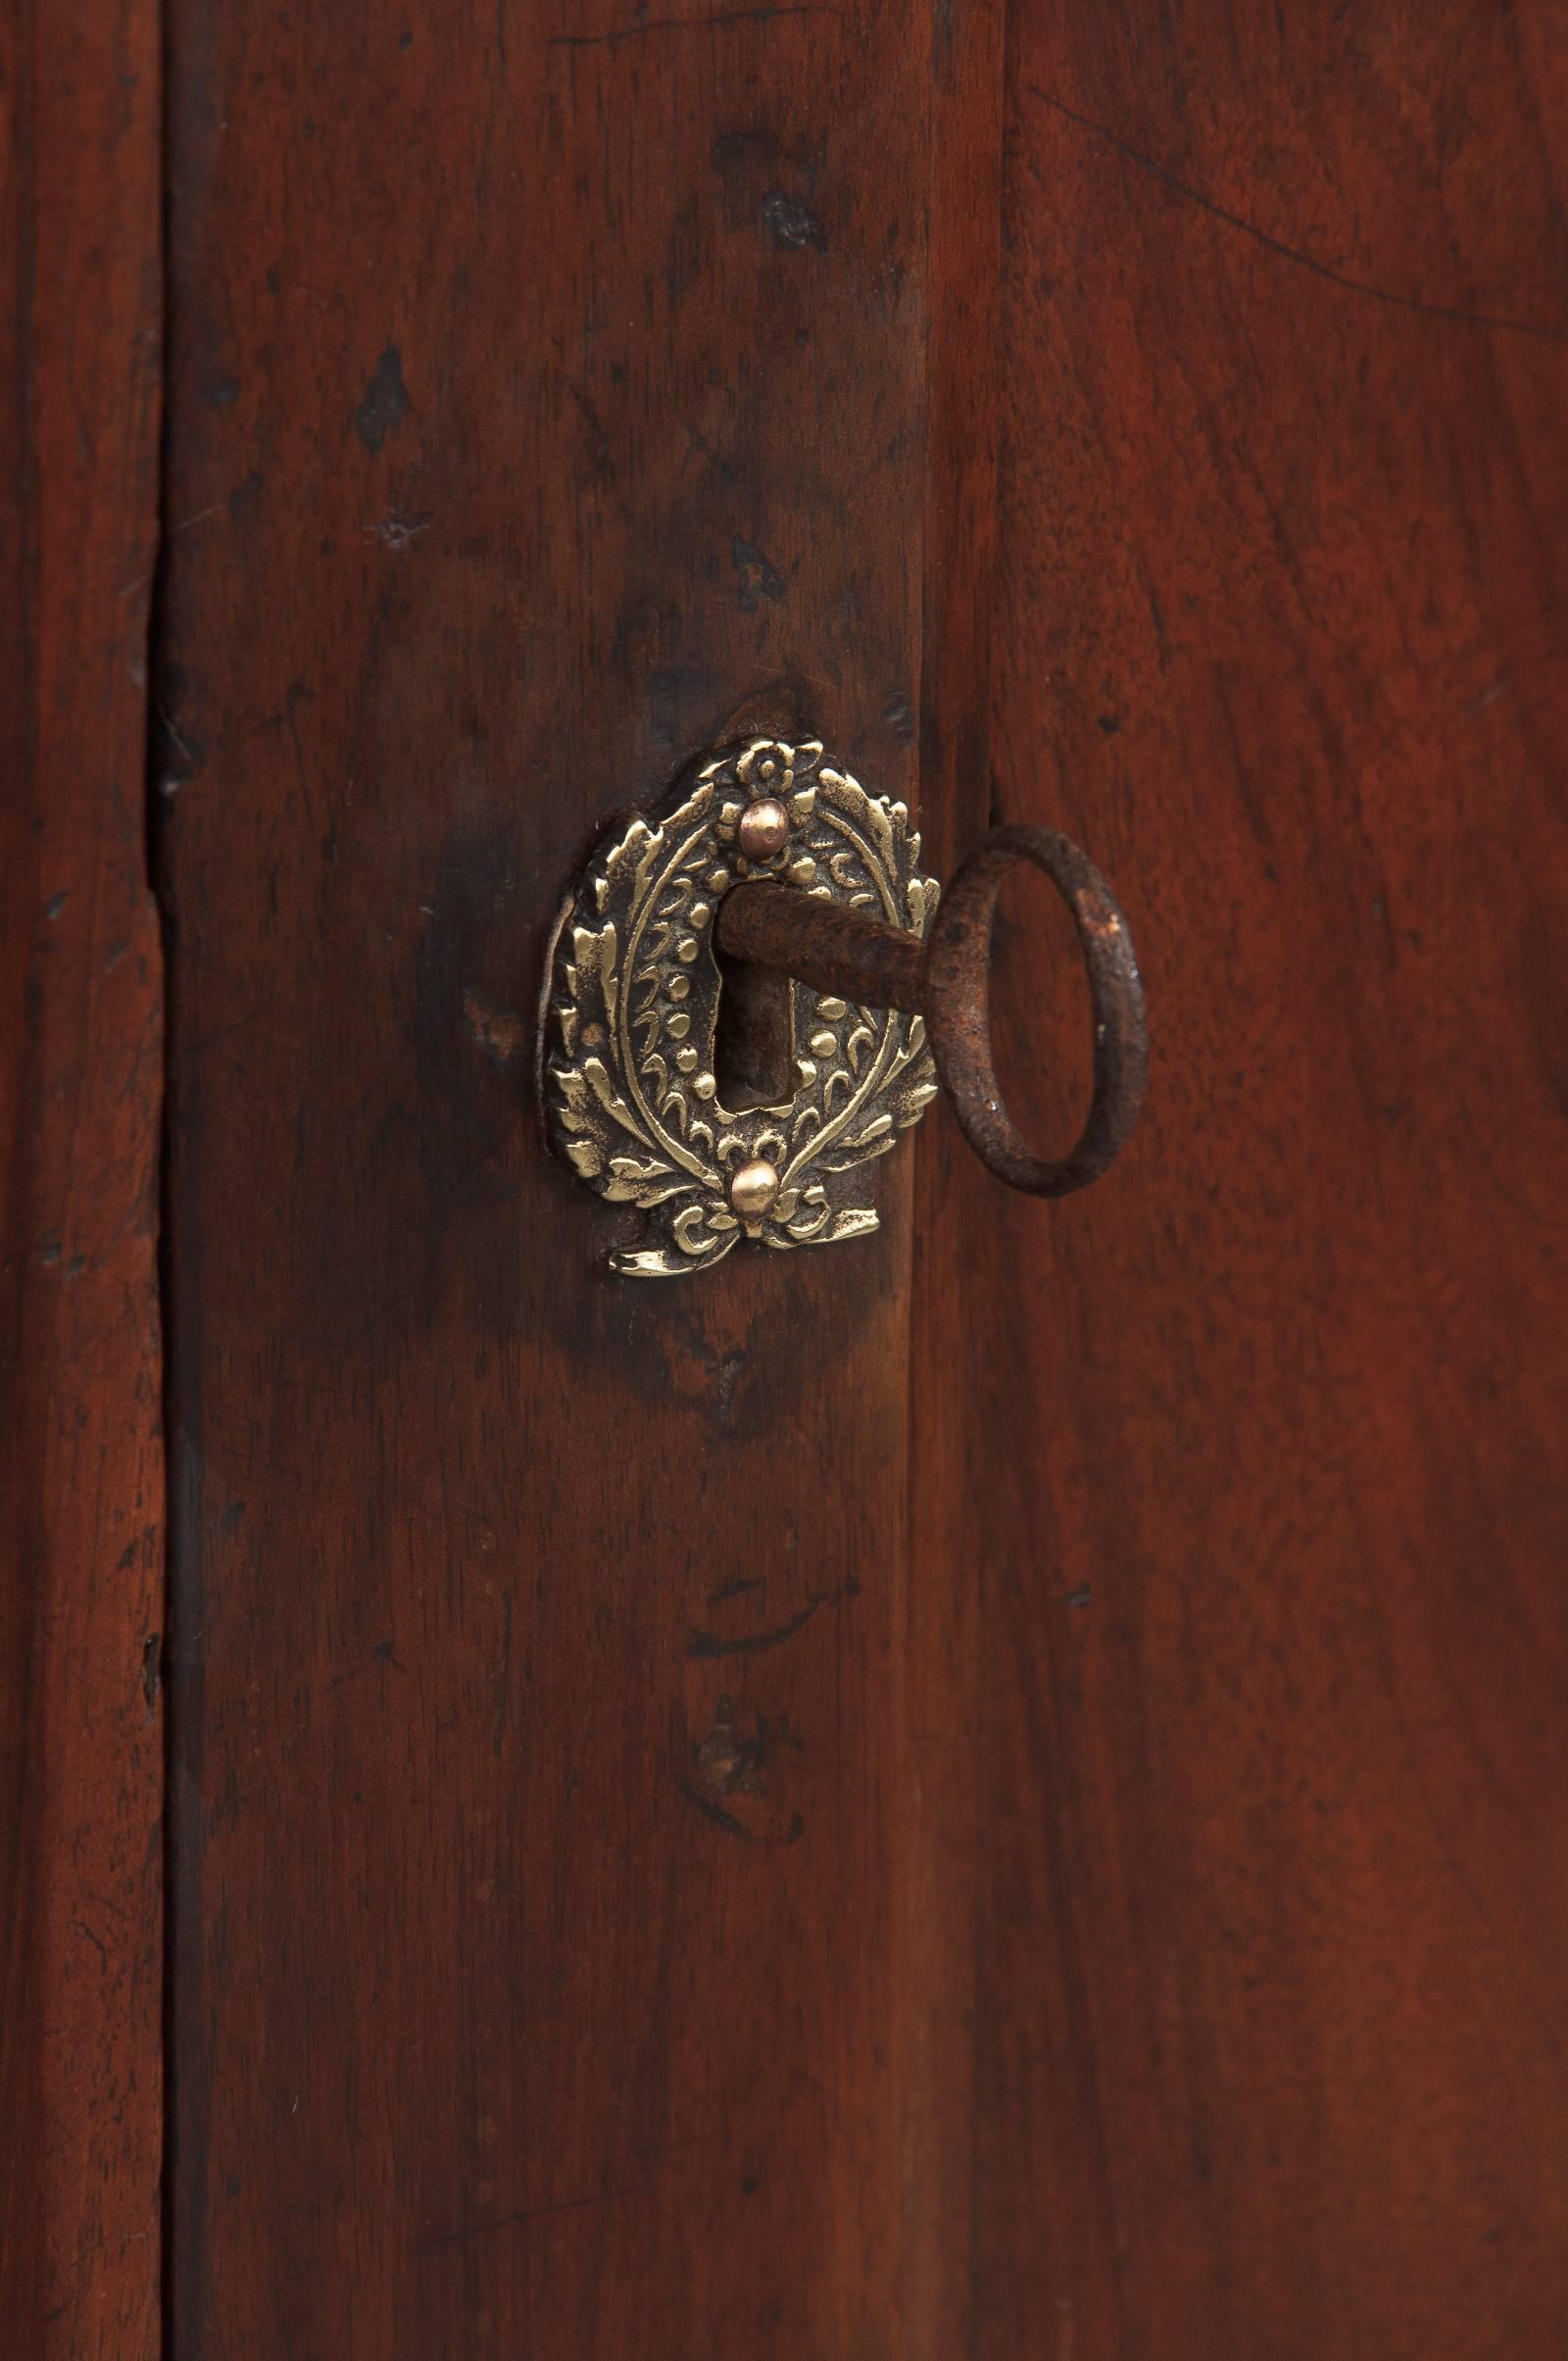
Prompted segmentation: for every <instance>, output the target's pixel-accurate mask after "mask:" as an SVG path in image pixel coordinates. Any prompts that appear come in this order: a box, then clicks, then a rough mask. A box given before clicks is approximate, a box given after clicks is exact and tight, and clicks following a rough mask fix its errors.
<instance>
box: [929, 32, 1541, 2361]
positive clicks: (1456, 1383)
mask: <svg viewBox="0 0 1568 2361" xmlns="http://www.w3.org/2000/svg"><path fill="white" fill-rule="evenodd" d="M1561 32H1562V19H1561V12H1560V11H1557V10H1554V9H1552V8H1550V7H1529V8H1520V9H1517V10H1498V9H1492V8H1488V7H1485V6H1481V5H1473V6H1471V5H1460V4H1458V0H1444V4H1443V5H1439V6H1434V7H1430V8H1424V9H1421V10H1419V11H1416V10H1413V9H1394V10H1387V11H1381V12H1373V13H1372V15H1370V16H1364V17H1360V18H1354V19H1347V18H1346V17H1345V15H1344V12H1341V11H1331V10H1328V9H1318V10H1307V11H1299V10H1298V11H1293V12H1274V11H1269V10H1263V9H1258V10H1250V11H1248V10H1215V9H1210V8H1206V7H1199V6H1196V5H1176V6H1173V7H1169V8H1162V9H1160V10H1159V11H1157V12H1156V11H1154V10H1147V11H1134V12H1115V11H1091V10H1087V9H1083V8H1079V7H1074V6H1068V5H1065V0H1051V4H1047V5H1042V6H1040V7H1039V8H1035V9H1029V10H1019V11H1015V12H1014V16H1013V36H1012V43H1011V47H1010V50H1009V59H1008V75H1007V93H1008V150H1007V167H1006V183H1005V187H1006V201H1005V254H1006V261H1005V286H1004V310H1003V319H1004V342H1003V355H1002V366H1001V369H1000V385H1001V388H1002V455H1003V457H1002V494H1001V510H1002V515H1003V517H1004V519H1005V536H1004V543H1003V560H1002V569H1001V576H1000V581H999V585H998V623H997V635H996V648H997V661H996V669H995V684H996V690H995V705H994V717H993V738H992V754H993V762H994V767H995V773H996V780H997V801H998V807H999V812H1000V814H1001V815H1002V816H1004V817H1005V818H1007V819H1009V820H1038V821H1049V822H1051V823H1052V824H1054V825H1057V826H1062V827H1065V828H1067V829H1069V830H1070V831H1071V832H1072V833H1074V834H1075V835H1077V836H1079V837H1080V838H1081V840H1082V841H1083V843H1084V844H1085V845H1086V846H1087V847H1089V848H1090V849H1091V850H1092V851H1093V853H1094V854H1095V856H1096V858H1097V859H1099V860H1100V861H1103V863H1104V865H1105V868H1106V870H1107V872H1108V874H1109V875H1110V876H1111V878H1112V879H1113V880H1114V881H1115V882H1116V885H1117V887H1118V890H1119V891H1120V893H1121V894H1122V895H1123V896H1124V897H1125V902H1126V907H1127V909H1128V910H1129V912H1130V913H1131V915H1132V918H1133V923H1134V928H1135V932H1136V934H1137V938H1138V942H1139V948H1140V951H1141V953H1142V955H1143V958H1144V962H1145V966H1146V970H1147V973H1148V976H1149V981H1150V997H1151V1014H1152V1031H1153V1068H1152V1071H1153V1083H1152V1089H1151V1093H1150V1104H1149V1109H1148V1113H1147V1115H1146V1118H1145V1123H1144V1126H1143V1129H1142V1133H1141V1135H1140V1136H1139V1137H1138V1138H1137V1139H1136V1140H1135V1142H1134V1144H1133V1146H1132V1148H1131V1149H1130V1150H1129V1151H1128V1153H1127V1156H1126V1157H1125V1160H1124V1163H1123V1164H1122V1166H1121V1167H1120V1168H1119V1169H1118V1170H1117V1172H1116V1173H1115V1174H1113V1175H1112V1176H1111V1178H1110V1179H1108V1180H1107V1181H1106V1182H1105V1183H1104V1184H1103V1185H1102V1186H1101V1187H1099V1188H1097V1189H1095V1190H1094V1191H1093V1192H1091V1193H1090V1194H1089V1195H1088V1196H1086V1197H1085V1198H1083V1199H1081V1200H1075V1201H1074V1202H1073V1203H1071V1204H1070V1205H1063V1206H1061V1207H1060V1208H1057V1209H1054V1210H1053V1209H1048V1208H1037V1207H1034V1206H1030V1205H1019V1204H1011V1203H1009V1204H1003V1203H1001V1202H999V1201H998V1200H996V1199H995V1198H993V1199H990V1200H988V1201H987V1203H986V1205H985V1206H984V1208H983V1209H982V1207H981V1205H980V1203H979V1200H978V1198H976V1199H975V1200H974V1202H973V1207H972V1227H971V1229H970V1232H969V1241H970V1243H969V1247H968V1250H967V1252H968V1257H969V1259H968V1262H967V1267H966V1271H965V1302H964V1307H963V1308H964V1317H963V1318H962V1319H961V1320H959V1321H956V1322H952V1323H941V1322H939V1324H938V1327H937V1330H936V1332H935V1333H932V1332H931V1331H929V1330H928V1331H927V1332H926V1334H925V1336H924V1338H923V1340H922V1339H921V1338H918V1337H917V1340H916V1344H915V1348H914V1366H915V1371H916V1377H917V1380H918V1379H919V1378H920V1377H921V1376H922V1375H923V1377H924V1379H925V1381H926V1384H927V1387H928V1389H931V1390H933V1391H934V1392H936V1393H938V1394H939V1395H940V1400H941V1403H942V1404H943V1405H944V1409H938V1408H936V1407H933V1408H932V1409H931V1411H930V1412H929V1415H930V1416H931V1417H932V1418H933V1419H939V1418H940V1417H941V1416H942V1415H943V1414H946V1415H949V1416H951V1417H953V1418H956V1419H959V1420H961V1422H962V1429H961V1431H962V1438H963V1440H962V1442H961V1443H959V1444H956V1445H955V1446H953V1447H952V1448H953V1449H954V1450H955V1451H956V1452H957V1453H958V1454H959V1456H960V1457H961V1459H962V1462H963V1464H964V1466H965V1468H966V1471H967V1481H968V1491H967V1496H966V1497H967V1499H968V1500H969V1502H970V1504H971V1509H972V1518H973V1522H972V1528H971V1530H972V1556H973V1561H974V1563H975V1565H976V1567H977V1569H978V1576H979V1580H980V1583H981V1586H982V1589H983V1594H984V1601H985V1603H984V1653H983V1663H984V1670H985V1679H984V1693H983V1697H984V1701H983V1711H982V1713H981V1715H980V1718H979V1722H978V1727H977V1739H976V1743H977V1746H978V1747H979V1750H980V1754H981V1758H982V1767H981V1771H980V1774H979V1781H980V1817H981V1821H982V1824H983V1826H984V1829H985V1851H984V1864H983V1878H982V1907H981V1915H980V1921H979V1937H978V1946H977V1956H978V1961H979V1971H978V1975H979V2001H980V2008H979V2025H980V2037H979V2055H978V2064H977V2086H976V2087H977V2119H978V2125H979V2138H980V2148H981V2152H980V2159H979V2163H978V2167H977V2180H976V2198H975V2219H976V2223H977V2249H976V2277H975V2299H974V2307H973V2314H972V2319H971V2324H970V2336H969V2340H968V2345H967V2349H969V2350H971V2351H972V2352H973V2353H975V2354H976V2355H983V2356H986V2357H987V2361H1017V2357H1018V2356H1019V2355H1021V2354H1024V2353H1029V2354H1036V2353H1039V2354H1049V2355H1051V2356H1052V2357H1053V2361H1067V2357H1068V2356H1071V2361H1127V2357H1128V2356H1133V2355H1136V2356H1138V2361H1211V2357H1212V2356H1214V2355H1219V2354H1224V2355H1232V2354H1234V2355H1246V2356H1248V2361H1264V2357H1265V2356H1266V2357H1268V2361H1320V2357H1321V2356H1323V2355H1325V2354H1330V2353H1332V2354H1333V2355H1335V2356H1336V2361H1418V2357H1419V2361H1492V2357H1494V2356H1495V2357H1497V2361H1501V2357H1502V2356H1505V2355H1506V2356H1508V2357H1509V2361H1519V2357H1521V2356H1529V2357H1530V2361H1549V2357H1550V2356H1553V2355H1555V2354H1558V2353H1560V2352H1561V2351H1562V2350H1563V2348H1564V2344H1565V2341H1568V2218H1565V2215H1568V2174H1565V2170H1564V2165H1565V2138H1568V2135H1565V2126H1568V2077H1565V2073H1564V2064H1563V2059H1564V2034H1565V2031H1568V2026H1565V1986H1564V1980H1563V1976H1562V1973H1561V1962H1562V1958H1563V1955H1564V1946H1565V1941H1568V1857H1565V1835H1568V1827H1565V1821H1564V1815H1563V1811H1562V1795H1563V1793H1564V1782H1565V1773H1568V1761H1565V1746H1564V1717H1563V1710H1562V1698H1563V1677H1564V1642H1565V1638H1568V1615H1565V1605H1564V1590H1563V1580H1562V1577H1563V1568H1564V1563H1565V1544H1568V1514H1565V1500H1564V1460H1563V1450H1562V1439H1563V1435H1564V1431H1565V1423H1568V1358H1565V1355H1564V1352H1563V1336H1564V1333H1565V1327H1568V1317H1565V1315H1568V1301H1565V1288H1564V1267H1563V1252H1564V1226H1563V1225H1564V1206H1565V1205H1568V1190H1565V1186H1564V1181H1565V1159H1564V1152H1563V1117H1564V1112H1565V1097H1564V1074H1565V1071H1568V1067H1565V1053H1568V1001H1565V997H1564V989H1563V962H1562V945H1563V942H1564V940H1565V939H1568V876H1565V863H1564V836H1563V828H1562V818H1563V812H1562V767H1561V749H1562V746H1563V744H1564V740H1565V735H1568V665H1565V662H1564V640H1563V609H1562V596H1561V579H1560V568H1561V552H1562V549H1563V546H1564V526H1565V524H1568V451H1565V446H1564V439H1563V434H1562V419H1563V417H1564V415H1565V412H1568V351H1565V341H1568V309H1565V302H1564V290H1565V286H1568V271H1565V264H1568V249H1565V240H1564V231H1563V226H1562V219H1563V217H1562V211H1561V185H1560V159H1561V156H1562V154H1563V152H1564V150H1563V136H1564V131H1565V129H1568V123H1565V116H1568V87H1565V76H1564V72H1563V60H1564V49H1563V44H1562V40H1561ZM1037 908H1038V909H1040V910H1044V909H1045V898H1044V896H1043V895H1042V897H1041V899H1040V902H1039V903H1038V904H1036V903H1033V902H1031V903H1030V904H1029V905H1028V906H1027V907H1026V906H1025V905H1023V904H1022V903H1020V904H1019V905H1018V906H1017V907H1016V909H1014V910H1013V911H1012V912H1011V916H1012V918H1013V921H1014V923H1013V926H1012V928H1011V929H1010V931H1009V932H1008V933H1007V934H1006V936H1005V941H1004V947H1003V951H1002V954H1001V957H1000V959H999V990H1000V991H1001V992H1002V994H1003V996H1004V998H1005V1000H1007V998H1008V996H1009V995H1010V1000H1008V1006H1009V1007H1010V1008H1011V1010H1012V1021H1013V1023H1014V1024H1016V1025H1017V1026H1019V1027H1021V1028H1022V1027H1027V1025H1028V1023H1029V1018H1028V1015H1027V996H1028V992H1029V989H1030V978H1029V975H1028V965H1027V963H1028V960H1029V959H1031V958H1032V957H1033V952H1032V948H1031V945H1032V943H1033V942H1034V941H1036V940H1038V937H1035V936H1033V934H1032V932H1026V931H1025V927H1026V922H1027V926H1028V928H1029V929H1030V930H1032V929H1033V925H1034V917H1035V911H1036V910H1037ZM1056 940H1057V941H1058V942H1059V940H1060V938H1059V936H1058V937H1057V938H1056ZM1056 973H1057V974H1059V977H1060V979H1061V990H1060V994H1059V1000H1058V1006H1059V1009H1060V1011H1061V1013H1060V1016H1059V1031H1056V1030H1054V1031H1053V1032H1052V1033H1051V1036H1050V1042H1051V1047H1052V1049H1053V1051H1054V1052H1057V1051H1059V1052H1060V1058H1059V1067H1058V1071H1059V1075H1060V1079H1059V1081H1058V1082H1057V1084H1056V1085H1055V1086H1054V1087H1047V1086H1045V1085H1038V1086H1037V1087H1036V1088H1035V1089H1034V1091H1033V1094H1032V1105H1033V1114H1034V1120H1035V1122H1036V1125H1037V1127H1038V1134H1039V1137H1040V1138H1041V1140H1042V1142H1043V1143H1044V1142H1045V1141H1046V1140H1048V1139H1050V1138H1052V1137H1056V1138H1065V1137H1066V1136H1067V1135H1068V1131H1069V1128H1070V1124H1071V1120H1072V1115H1073V1111H1074V1109H1073V1105H1072V1092H1073V1089H1074V1088H1076V1087H1077V1085H1078V1081H1079V1079H1080V1077H1081V1074H1082V1070H1083V1062H1084V1058H1083V1049H1082V1045H1081V1044H1079V1043H1078V1042H1077V1040H1076V1028H1077V1026H1078V1025H1079V1024H1080V1023H1081V1022H1082V1004H1081V1000H1079V999H1078V997H1077V995H1078V991H1079V987H1078V985H1077V983H1076V981H1075V979H1074V978H1073V976H1072V971H1071V964H1070V960H1069V959H1068V957H1067V956H1066V954H1065V952H1063V956H1062V959H1061V961H1060V963H1059V966H1058V967H1057V969H1056ZM1057 1022H1058V1020H1057V1019H1055V1018H1054V1019H1053V1024H1054V1025H1055V1024H1057ZM1033 1038H1034V1039H1035V1040H1036V1041H1037V1042H1039V1041H1040V1040H1041V1039H1042V1038H1043V1036H1042V1035H1040V1034H1038V1033H1037V1034H1036V1035H1035V1036H1034V1037H1033ZM1018 1062H1019V1064H1020V1066H1021V1067H1024V1068H1026V1067H1027V1059H1026V1058H1021V1057H1020V1058H1019V1061H1018ZM1026 1083H1027V1073H1026V1072H1020V1073H1019V1075H1018V1078H1017V1090H1018V1096H1019V1098H1020V1100H1022V1099H1024V1098H1025V1097H1026V1096H1028V1093H1027V1091H1026Z"/></svg>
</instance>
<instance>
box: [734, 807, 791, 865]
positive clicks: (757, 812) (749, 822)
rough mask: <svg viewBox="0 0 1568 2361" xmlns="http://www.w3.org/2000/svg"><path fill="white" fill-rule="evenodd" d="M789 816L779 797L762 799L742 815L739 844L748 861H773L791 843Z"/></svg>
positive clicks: (737, 832) (738, 832) (737, 837)
mask: <svg viewBox="0 0 1568 2361" xmlns="http://www.w3.org/2000/svg"><path fill="white" fill-rule="evenodd" d="M789 833H790V815H789V813H788V812H786V811H785V809H784V807H783V805H782V804H781V803H780V802H779V801H778V798H777V797H776V796H772V795H764V796H760V797H759V799H758V801H757V802H756V803H755V804H748V805H747V807H746V810H745V811H744V812H742V813H741V822H740V826H739V828H738V829H737V831H736V841H737V843H738V844H739V846H740V849H741V851H742V852H743V853H744V854H745V855H746V858H747V859H748V861H771V860H772V858H773V855H774V854H775V853H782V852H783V850H784V847H785V845H786V844H787V842H788V841H789Z"/></svg>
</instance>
